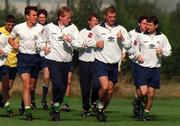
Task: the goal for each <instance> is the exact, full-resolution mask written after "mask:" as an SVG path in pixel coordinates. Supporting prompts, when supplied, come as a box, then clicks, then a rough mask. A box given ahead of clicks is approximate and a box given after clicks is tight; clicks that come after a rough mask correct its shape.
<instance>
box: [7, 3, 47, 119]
mask: <svg viewBox="0 0 180 126" xmlns="http://www.w3.org/2000/svg"><path fill="white" fill-rule="evenodd" d="M37 11H38V9H37V7H35V6H27V7H26V8H25V18H26V21H25V22H24V23H20V24H18V25H16V26H15V27H14V28H13V30H12V32H11V34H10V37H9V43H10V44H11V46H12V47H13V48H14V49H18V50H19V54H18V73H19V74H20V77H21V80H22V83H23V101H24V104H25V113H26V117H27V118H26V119H27V120H28V121H31V120H32V119H33V117H32V113H31V96H30V91H31V88H32V87H34V82H35V80H36V79H37V77H38V71H39V67H38V66H39V64H40V55H39V54H38V51H37V41H36V40H37V37H38V36H39V35H40V33H41V31H42V30H43V26H42V25H40V24H37ZM17 37H19V43H17V42H16V41H14V40H15V39H16V38H17Z"/></svg>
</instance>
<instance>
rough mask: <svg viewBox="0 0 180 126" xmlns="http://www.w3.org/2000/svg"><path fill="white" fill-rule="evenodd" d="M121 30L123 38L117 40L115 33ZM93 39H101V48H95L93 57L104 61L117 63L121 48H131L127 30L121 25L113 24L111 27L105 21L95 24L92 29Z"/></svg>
mask: <svg viewBox="0 0 180 126" xmlns="http://www.w3.org/2000/svg"><path fill="white" fill-rule="evenodd" d="M119 32H121V33H122V36H123V38H124V40H123V41H119V40H117V33H119ZM92 33H93V39H94V40H95V41H98V40H103V41H104V47H103V49H99V48H96V49H95V58H96V59H97V60H99V61H101V62H104V63H110V64H114V63H118V62H119V61H120V59H121V52H122V48H123V47H124V48H125V49H129V48H131V42H130V38H129V35H128V33H127V30H126V29H125V28H124V27H123V26H121V25H117V24H115V25H114V26H113V27H109V26H107V25H106V23H102V24H100V25H97V26H95V27H94V28H93V29H92Z"/></svg>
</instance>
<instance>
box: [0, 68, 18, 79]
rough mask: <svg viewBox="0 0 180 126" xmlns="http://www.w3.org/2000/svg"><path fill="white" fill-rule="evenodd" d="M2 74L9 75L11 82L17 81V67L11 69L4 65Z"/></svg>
mask: <svg viewBox="0 0 180 126" xmlns="http://www.w3.org/2000/svg"><path fill="white" fill-rule="evenodd" d="M2 73H3V74H6V75H8V76H9V79H10V80H15V78H16V73H17V67H9V66H6V65H4V66H3V68H2Z"/></svg>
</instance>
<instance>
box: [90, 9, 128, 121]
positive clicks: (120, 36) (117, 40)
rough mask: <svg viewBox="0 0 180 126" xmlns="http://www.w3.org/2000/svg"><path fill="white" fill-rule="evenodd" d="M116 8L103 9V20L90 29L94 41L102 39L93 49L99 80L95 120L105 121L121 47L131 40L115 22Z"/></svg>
mask: <svg viewBox="0 0 180 126" xmlns="http://www.w3.org/2000/svg"><path fill="white" fill-rule="evenodd" d="M116 16H117V15H116V10H115V8H114V7H112V6H111V7H108V8H107V9H106V10H105V13H104V17H105V22H103V23H102V24H100V25H97V26H95V27H94V28H93V29H92V34H93V36H92V38H93V39H94V40H95V41H98V40H103V41H104V44H103V47H102V48H97V49H95V59H96V60H95V67H96V68H95V69H96V74H97V77H98V78H99V82H100V90H99V103H98V111H97V116H96V117H97V120H98V121H105V116H104V109H105V108H106V107H107V105H108V104H109V102H110V100H111V96H112V93H113V88H114V84H115V83H116V82H117V80H118V62H119V61H120V59H121V55H120V54H121V52H122V48H123V47H124V48H125V49H130V48H131V42H130V39H129V35H128V32H127V30H126V29H125V28H124V27H123V26H121V25H118V24H117V23H116Z"/></svg>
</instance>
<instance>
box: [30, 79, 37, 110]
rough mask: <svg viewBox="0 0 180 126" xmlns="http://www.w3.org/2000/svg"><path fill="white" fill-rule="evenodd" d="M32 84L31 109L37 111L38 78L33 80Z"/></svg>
mask: <svg viewBox="0 0 180 126" xmlns="http://www.w3.org/2000/svg"><path fill="white" fill-rule="evenodd" d="M30 84H31V85H30V95H31V107H32V109H37V106H36V97H35V91H36V84H37V79H36V78H31V82H30Z"/></svg>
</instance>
